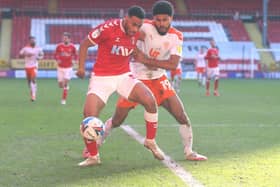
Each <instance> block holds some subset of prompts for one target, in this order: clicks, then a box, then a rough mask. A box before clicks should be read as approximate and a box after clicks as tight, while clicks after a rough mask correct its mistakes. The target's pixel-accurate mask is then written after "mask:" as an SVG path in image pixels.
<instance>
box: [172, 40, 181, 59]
mask: <svg viewBox="0 0 280 187" xmlns="http://www.w3.org/2000/svg"><path fill="white" fill-rule="evenodd" d="M182 49H183V41H182V40H180V39H179V38H177V41H176V42H175V43H174V46H173V47H172V48H171V51H170V55H177V56H180V57H182V51H183V50H182Z"/></svg>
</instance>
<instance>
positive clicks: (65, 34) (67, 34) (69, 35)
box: [63, 32, 71, 38]
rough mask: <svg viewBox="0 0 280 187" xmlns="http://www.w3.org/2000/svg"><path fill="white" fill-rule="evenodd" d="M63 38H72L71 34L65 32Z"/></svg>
mask: <svg viewBox="0 0 280 187" xmlns="http://www.w3.org/2000/svg"><path fill="white" fill-rule="evenodd" d="M63 36H67V37H68V38H71V34H70V33H69V32H64V33H63Z"/></svg>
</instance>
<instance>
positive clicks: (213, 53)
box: [205, 48, 219, 68]
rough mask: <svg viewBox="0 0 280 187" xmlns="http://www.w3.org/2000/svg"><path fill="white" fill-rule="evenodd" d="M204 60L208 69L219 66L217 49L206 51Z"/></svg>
mask: <svg viewBox="0 0 280 187" xmlns="http://www.w3.org/2000/svg"><path fill="white" fill-rule="evenodd" d="M205 59H206V60H207V61H208V62H207V63H208V67H209V68H216V67H218V65H219V50H218V49H217V48H210V49H208V51H207V53H206V56H205Z"/></svg>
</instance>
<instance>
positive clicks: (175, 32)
mask: <svg viewBox="0 0 280 187" xmlns="http://www.w3.org/2000/svg"><path fill="white" fill-rule="evenodd" d="M168 34H171V35H175V36H176V37H177V38H178V39H179V40H182V41H183V38H184V36H183V33H182V32H181V31H179V30H178V29H176V28H174V27H170V29H169V30H168Z"/></svg>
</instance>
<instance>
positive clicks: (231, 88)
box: [0, 79, 280, 187]
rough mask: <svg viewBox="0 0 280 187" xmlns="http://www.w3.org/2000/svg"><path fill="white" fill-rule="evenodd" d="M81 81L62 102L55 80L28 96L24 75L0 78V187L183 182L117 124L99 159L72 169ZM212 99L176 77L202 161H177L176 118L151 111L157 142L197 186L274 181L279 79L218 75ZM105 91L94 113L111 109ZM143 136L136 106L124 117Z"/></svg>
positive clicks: (77, 149) (278, 160)
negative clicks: (217, 89) (101, 107)
mask: <svg viewBox="0 0 280 187" xmlns="http://www.w3.org/2000/svg"><path fill="white" fill-rule="evenodd" d="M87 83H88V81H87V80H73V81H72V82H71V90H70V93H69V100H68V103H67V105H66V106H62V105H61V104H60V95H61V91H60V90H59V89H58V88H57V83H56V80H54V79H50V80H45V79H39V80H38V100H37V101H36V102H34V103H32V102H30V101H29V97H28V96H29V95H28V94H29V93H28V89H27V85H26V81H25V80H21V79H19V80H15V79H0V84H1V88H0V92H1V97H0V103H1V107H0V114H1V118H0V150H1V154H0V160H1V167H0V173H1V174H0V186H26V187H27V186H28V187H30V186H185V184H184V183H183V182H182V181H181V180H180V179H179V178H178V177H176V176H175V175H174V174H173V173H172V172H171V171H170V170H169V169H167V168H165V167H164V166H163V165H162V164H161V163H160V162H158V161H157V160H154V158H153V157H152V155H151V154H150V153H149V152H148V151H146V149H145V148H143V146H142V145H140V144H138V143H137V142H136V141H134V140H132V139H131V138H130V137H129V136H128V135H126V134H125V133H124V132H123V131H122V130H121V129H116V130H114V131H113V133H112V135H111V136H110V137H108V139H107V142H106V143H105V144H104V145H103V147H102V148H101V150H100V152H101V158H102V161H103V164H102V165H100V166H97V167H90V168H79V167H77V166H76V165H77V163H78V162H80V161H81V160H82V158H81V151H82V149H83V142H82V140H81V137H80V135H79V123H80V121H81V120H82V109H83V103H84V99H85V93H86V90H87ZM220 92H221V96H220V97H214V96H211V97H205V96H204V89H203V88H201V87H198V86H197V84H196V82H195V81H183V83H182V85H181V92H180V94H179V95H180V97H181V98H182V101H183V103H184V105H185V108H186V110H187V112H188V114H189V116H190V118H191V121H192V126H193V131H194V149H195V150H197V151H198V152H200V153H203V154H205V155H207V156H208V158H209V160H208V161H207V162H189V161H185V160H184V155H183V149H182V145H181V141H180V137H179V134H178V125H177V123H176V121H175V120H174V119H173V118H172V117H171V116H170V115H169V114H168V113H167V112H166V111H164V110H163V109H160V113H159V129H158V135H157V142H158V144H159V145H160V147H161V148H162V149H163V150H164V151H165V152H166V153H167V154H169V155H170V156H171V157H172V158H174V159H175V160H176V161H177V162H178V163H180V164H181V165H182V166H183V167H184V168H185V169H186V170H187V171H189V172H190V173H191V174H192V175H193V176H194V177H195V178H196V179H198V180H199V181H200V182H201V183H202V184H204V185H205V186H280V182H279V180H278V179H279V178H280V174H279V172H278V171H279V170H280V146H279V145H280V137H279V132H280V118H279V106H280V99H279V96H280V83H279V81H277V80H221V84H220ZM115 101H116V95H114V96H112V98H111V99H110V101H109V103H108V105H107V106H106V108H105V109H104V110H103V111H102V115H101V116H100V118H101V119H102V120H103V121H105V120H106V119H107V118H108V117H109V116H111V114H112V112H113V111H114V106H115ZM125 123H126V124H130V125H131V126H132V127H133V128H135V129H136V130H137V131H139V132H140V133H142V135H144V134H145V126H144V125H143V108H142V107H140V106H139V107H137V108H136V109H135V110H133V111H132V112H131V113H130V114H129V117H128V118H127V120H126V122H125Z"/></svg>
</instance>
